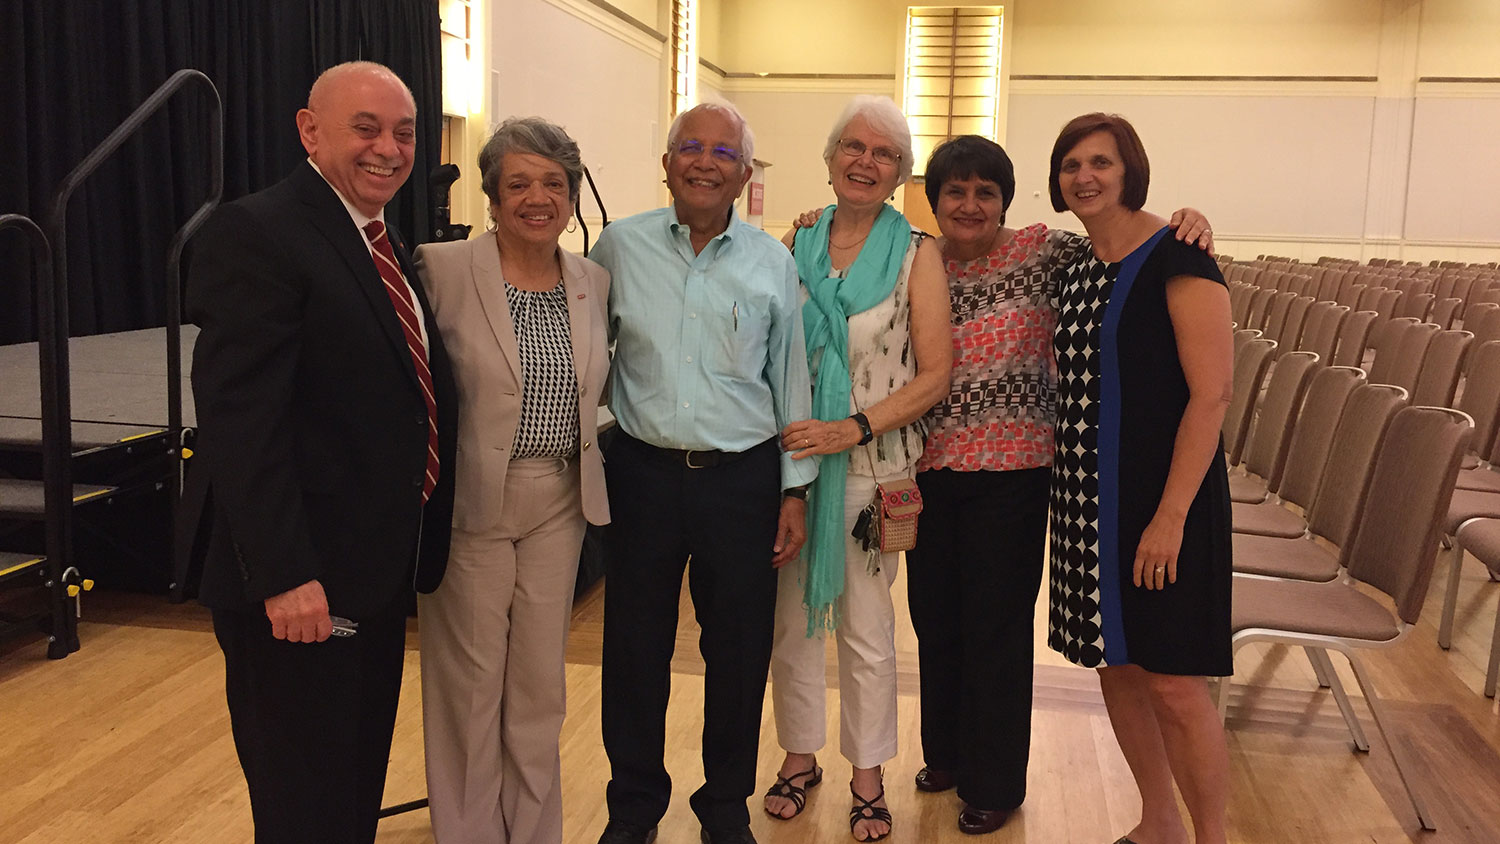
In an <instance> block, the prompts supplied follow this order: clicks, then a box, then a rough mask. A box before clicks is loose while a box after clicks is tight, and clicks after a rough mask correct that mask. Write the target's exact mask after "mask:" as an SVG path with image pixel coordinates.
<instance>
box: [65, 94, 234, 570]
mask: <svg viewBox="0 0 1500 844" xmlns="http://www.w3.org/2000/svg"><path fill="white" fill-rule="evenodd" d="M193 82H201V83H202V84H203V85H204V86H205V87H206V88H207V89H208V93H209V95H210V96H211V98H212V114H211V115H210V119H209V168H210V173H209V192H208V198H206V199H205V200H204V201H203V204H202V205H200V206H198V209H197V210H196V211H194V212H193V214H192V215H191V216H189V217H188V220H187V222H186V223H183V225H182V227H181V228H179V229H178V230H177V232H176V234H174V235H173V236H172V242H171V244H170V246H169V247H168V252H167V279H166V281H167V428H168V431H167V436H168V448H169V449H170V450H169V452H168V453H169V454H171V455H177V456H180V444H181V442H182V276H181V261H182V250H183V247H184V246H185V245H186V243H187V240H188V238H189V237H191V236H192V235H193V233H194V232H196V231H197V230H198V227H199V226H201V225H202V224H203V221H204V220H206V219H208V215H209V213H210V212H212V211H213V210H214V208H215V207H217V206H218V204H219V199H220V197H221V196H222V195H223V193H224V106H223V101H222V100H221V99H220V97H219V89H218V88H216V87H214V83H213V80H211V79H209V78H208V76H207V75H205V74H204V73H203V72H202V71H198V70H193V69H191V68H184V69H182V70H179V71H177V72H176V73H174V74H172V75H171V76H170V77H168V78H167V81H165V82H163V83H162V84H161V86H160V87H158V88H157V89H156V90H155V91H154V92H153V93H152V94H151V96H149V97H147V98H146V100H145V102H143V103H141V104H140V105H139V106H137V107H136V109H135V111H132V112H131V113H130V115H129V116H128V117H126V118H125V119H124V120H123V121H121V123H120V125H119V126H117V127H115V130H114V131H113V132H110V133H109V136H108V137H106V138H105V139H104V140H103V141H101V142H100V143H99V145H98V146H96V147H94V149H93V151H92V152H90V153H89V154H88V155H87V156H84V159H83V160H82V161H80V162H79V163H78V166H77V167H74V168H73V171H72V172H71V173H69V174H68V175H67V176H65V177H64V178H63V180H62V183H61V185H60V186H59V187H58V189H57V193H56V194H55V195H54V196H53V200H52V210H51V213H50V214H49V215H48V217H47V225H46V235H47V237H48V240H50V241H51V243H52V246H53V249H54V250H55V251H54V255H55V256H56V260H54V261H53V264H52V290H53V293H52V295H53V297H54V299H55V301H54V308H53V319H52V320H51V321H50V323H51V324H50V327H46V328H43V331H50V338H49V339H47V340H43V342H42V345H44V346H47V345H50V346H51V351H50V352H48V353H47V354H50V355H51V356H52V357H53V361H54V369H53V372H52V375H53V378H52V386H53V389H54V390H55V392H56V401H57V406H58V410H59V412H60V413H61V414H62V415H61V419H60V425H61V428H60V430H58V431H56V432H55V433H54V437H55V438H58V437H60V439H57V440H56V441H57V442H60V443H61V445H60V446H59V448H61V449H64V450H70V449H71V448H72V444H73V436H72V407H71V400H70V394H69V389H70V386H69V378H68V371H69V370H68V336H69V321H68V250H67V222H68V220H67V217H68V202H69V200H70V199H72V197H73V193H74V191H76V190H77V189H78V187H79V185H81V184H82V183H83V181H84V180H85V179H87V178H88V177H89V176H90V175H92V174H93V172H94V171H95V170H97V169H98V168H99V165H100V164H103V163H104V160H105V159H107V158H108V157H109V156H110V155H111V154H112V153H113V152H114V151H115V150H117V149H119V148H120V146H121V145H122V144H124V143H125V141H126V140H127V139H129V138H130V136H131V135H133V134H135V132H136V131H137V130H138V129H140V127H141V125H142V124H144V123H145V122H146V121H147V120H148V119H150V118H151V117H152V116H153V115H155V114H156V112H158V111H160V110H161V108H162V106H164V105H165V104H166V102H167V100H169V99H171V97H172V95H173V94H175V93H177V92H178V91H179V90H181V89H182V88H184V87H186V86H187V85H188V84H190V83H193ZM40 333H41V332H39V335H40ZM47 383H48V382H47V379H46V377H45V376H44V381H43V393H44V394H45V392H46V390H47ZM43 430H44V431H45V430H46V429H45V426H44V429H43ZM46 448H47V444H46V442H44V443H43V449H44V451H45V449H46ZM168 493H169V495H170V496H171V501H172V505H173V506H172V508H171V512H172V513H173V515H174V517H175V514H176V511H177V507H176V504H177V499H178V498H180V497H181V495H182V461H181V460H180V459H179V460H178V465H177V470H176V471H174V472H173V473H172V474H171V480H170V481H169V489H168ZM71 505H72V501H71V494H69V497H68V501H67V504H66V505H64V506H66V507H68V508H69V509H71ZM47 506H48V508H49V510H50V509H51V507H52V500H51V498H50V497H49V499H48V505H47ZM177 534H178V531H176V530H175V529H174V530H173V531H172V535H173V537H174V540H173V541H174V543H175V542H176V536H177ZM174 550H175V549H174Z"/></svg>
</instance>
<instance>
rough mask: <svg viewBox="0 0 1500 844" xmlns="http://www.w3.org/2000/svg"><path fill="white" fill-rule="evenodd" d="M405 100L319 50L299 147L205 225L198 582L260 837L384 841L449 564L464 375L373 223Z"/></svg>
mask: <svg viewBox="0 0 1500 844" xmlns="http://www.w3.org/2000/svg"><path fill="white" fill-rule="evenodd" d="M415 121H416V105H415V103H414V101H413V100H412V96H411V92H410V91H409V90H408V89H407V87H406V85H405V84H403V83H402V82H401V80H400V79H399V78H397V77H396V75H395V74H394V73H392V72H391V71H390V70H389V69H388V68H386V67H383V66H381V65H378V64H374V63H371V62H352V63H349V64H344V65H339V66H337V67H333V68H330V69H329V70H327V71H325V72H324V73H323V75H321V76H320V77H318V80H317V82H316V83H314V85H313V87H312V91H311V92H310V93H309V95H308V101H307V108H305V109H303V110H301V111H299V112H298V113H297V128H298V132H299V134H300V136H301V139H302V144H303V146H304V147H305V148H306V149H307V153H308V160H307V163H305V164H302V165H301V166H299V167H298V168H297V169H296V170H295V171H294V172H293V173H292V174H291V175H290V176H289V177H288V178H287V179H285V180H284V181H282V182H281V183H279V184H277V185H275V186H273V187H271V188H268V189H266V190H264V191H261V192H259V193H256V194H253V195H251V196H247V197H245V198H243V199H241V200H239V201H237V202H233V203H230V204H228V205H225V206H223V207H222V208H220V209H218V211H217V212H216V213H215V214H214V215H213V217H212V218H211V219H210V220H209V222H208V223H207V224H206V225H205V226H204V228H203V230H202V232H201V233H200V234H199V235H198V236H197V238H196V240H195V254H194V258H193V263H192V272H191V276H190V280H189V286H188V312H189V315H190V316H191V318H192V320H193V321H194V322H196V323H197V324H198V325H199V326H200V327H201V328H202V333H201V334H200V335H199V338H198V343H197V348H196V351H195V354H194V359H193V376H192V378H193V396H194V399H195V402H196V405H197V411H198V422H199V434H200V436H199V441H198V442H199V449H198V456H197V457H196V458H195V459H194V462H195V463H197V464H199V465H197V466H196V467H195V469H194V471H195V472H206V473H207V484H208V489H209V492H208V495H209V503H208V505H207V512H208V513H209V518H211V519H212V530H211V534H210V538H209V542H208V550H207V556H206V559H205V562H204V573H203V583H202V588H201V590H200V597H201V599H202V601H203V603H205V604H207V605H208V606H209V607H210V608H212V609H213V619H214V632H215V634H216V635H217V636H218V639H219V644H220V646H221V647H222V648H223V651H224V663H225V685H226V692H227V697H228V700H229V713H230V719H231V722H232V724H233V729H234V739H235V747H236V749H237V750H238V752H239V757H240V765H241V767H243V769H244V772H245V779H246V781H247V782H248V784H249V788H250V804H251V810H252V814H253V815H254V820H255V837H256V841H258V842H276V843H277V844H286V842H302V841H307V842H313V841H316V842H369V841H373V840H374V838H375V825H376V820H377V813H378V812H379V809H380V802H381V794H382V791H383V789H384V784H385V772H386V764H387V761H388V759H389V756H390V745H391V734H392V730H393V727H394V723H395V718H396V701H397V697H398V694H399V690H400V684H401V668H402V659H403V652H404V640H405V630H406V610H407V607H408V603H409V600H410V596H411V592H412V588H413V584H414V583H415V585H416V587H417V588H419V589H423V590H424V591H430V590H431V589H432V588H434V587H436V585H437V582H438V580H440V579H441V577H442V568H443V566H444V565H445V564H446V559H447V552H448V535H449V523H450V518H451V512H452V499H453V484H452V480H451V478H452V474H453V473H452V471H451V467H452V466H453V465H454V459H453V448H454V441H455V433H456V426H455V423H456V418H455V417H456V407H455V400H454V390H453V380H452V373H451V371H450V368H449V365H448V358H447V355H446V353H445V352H444V349H443V343H442V339H441V338H440V337H439V336H438V331H437V325H436V323H434V322H433V320H432V319H431V311H430V309H429V308H428V307H427V302H426V300H425V298H424V296H423V293H422V286H421V285H420V284H414V283H410V282H413V281H415V279H416V274H415V271H414V269H413V268H412V265H411V263H410V260H409V258H408V257H407V255H406V250H405V249H404V248H402V246H401V244H400V240H399V238H398V237H397V235H396V233H395V232H394V231H389V230H388V229H385V228H384V226H383V225H381V224H383V222H384V221H383V217H384V208H385V205H386V203H387V202H388V201H390V199H391V197H392V196H393V195H394V194H395V193H396V190H397V189H398V188H400V187H401V185H402V184H403V183H404V182H405V181H406V177H407V175H408V174H409V173H410V172H411V167H412V153H413V149H414V146H415V128H416V127H415ZM200 480H201V479H200ZM351 632H352V634H351Z"/></svg>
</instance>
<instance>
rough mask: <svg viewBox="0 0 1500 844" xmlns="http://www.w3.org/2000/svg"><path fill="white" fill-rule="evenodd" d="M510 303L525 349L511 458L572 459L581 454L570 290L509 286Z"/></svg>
mask: <svg viewBox="0 0 1500 844" xmlns="http://www.w3.org/2000/svg"><path fill="white" fill-rule="evenodd" d="M505 301H506V303H507V304H509V305H510V318H511V321H512V322H513V323H515V326H516V345H517V346H519V347H520V350H521V381H522V384H521V421H520V424H519V425H517V426H516V442H515V445H514V446H513V447H512V449H511V457H512V459H515V460H525V459H527V458H531V457H572V456H573V455H574V454H576V453H577V452H578V378H577V376H576V375H575V374H574V370H573V337H572V333H571V331H570V328H569V326H570V323H569V321H568V294H567V291H566V290H565V289H564V288H563V285H562V283H561V282H559V283H558V284H557V286H556V287H553V288H552V289H551V290H521V289H518V288H516V287H512V286H511V285H510V283H509V282H507V283H506V285H505Z"/></svg>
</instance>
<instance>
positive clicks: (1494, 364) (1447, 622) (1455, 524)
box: [1438, 342, 1500, 649]
mask: <svg viewBox="0 0 1500 844" xmlns="http://www.w3.org/2000/svg"><path fill="white" fill-rule="evenodd" d="M1469 357H1470V359H1471V360H1472V361H1473V362H1474V365H1473V367H1471V369H1470V372H1469V377H1468V380H1467V381H1465V382H1464V392H1463V395H1462V396H1460V397H1459V400H1458V409H1459V410H1461V411H1464V412H1465V413H1468V414H1469V415H1470V416H1471V417H1473V419H1474V446H1475V448H1474V450H1475V451H1476V452H1478V455H1477V456H1478V457H1479V458H1480V459H1478V460H1473V459H1472V458H1471V461H1470V462H1472V463H1473V464H1474V466H1473V467H1472V468H1467V469H1461V470H1460V471H1459V473H1458V478H1457V479H1456V480H1455V482H1454V487H1455V490H1454V493H1453V503H1452V505H1451V506H1450V508H1449V512H1448V520H1447V521H1448V523H1447V525H1446V527H1447V537H1445V541H1446V543H1447V544H1448V545H1449V547H1450V549H1451V554H1450V562H1449V567H1448V586H1447V589H1446V590H1445V591H1444V594H1443V620H1442V623H1441V624H1440V625H1439V626H1438V644H1439V645H1440V646H1442V647H1443V648H1444V649H1446V648H1448V647H1450V646H1451V645H1452V643H1453V615H1454V611H1455V608H1456V607H1457V604H1458V587H1459V581H1460V580H1461V579H1462V577H1463V559H1464V557H1463V553H1464V552H1463V548H1462V547H1460V546H1461V543H1460V542H1459V541H1458V539H1457V536H1458V533H1459V532H1460V531H1461V530H1462V528H1463V525H1464V523H1465V522H1468V521H1470V520H1471V519H1480V518H1487V517H1491V516H1500V465H1497V464H1500V342H1490V343H1486V344H1484V345H1483V346H1480V347H1479V348H1477V349H1475V350H1474V352H1473V354H1471V355H1470V356H1469ZM1492 577H1493V576H1492Z"/></svg>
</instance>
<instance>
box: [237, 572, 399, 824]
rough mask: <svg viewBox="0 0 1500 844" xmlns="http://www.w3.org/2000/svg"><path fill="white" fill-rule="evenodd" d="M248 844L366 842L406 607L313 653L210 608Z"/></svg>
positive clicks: (247, 619) (395, 693) (384, 758)
mask: <svg viewBox="0 0 1500 844" xmlns="http://www.w3.org/2000/svg"><path fill="white" fill-rule="evenodd" d="M213 618H214V634H215V635H216V636H217V637H218V639H219V647H220V648H222V649H223V651H224V685H225V691H226V692H227V696H228V698H229V720H230V725H231V727H232V729H233V732H234V747H235V750H236V751H237V752H238V753H239V757H240V767H241V768H243V769H244V771H245V781H246V783H247V784H248V785H249V786H250V811H251V814H252V816H253V817H254V819H255V840H256V842H257V844H299V842H307V844H314V842H317V844H329V843H330V842H336V843H337V844H368V842H372V841H374V840H375V825H376V822H377V820H378V815H379V813H380V801H381V795H382V794H383V792H384V791H385V773H386V765H387V764H388V763H389V761H390V755H391V733H392V731H393V729H394V727H395V723H396V701H397V699H398V697H399V696H400V693H401V666H402V657H403V651H404V647H405V641H404V640H405V636H406V604H405V601H404V600H403V601H400V602H398V606H396V607H393V608H392V609H391V610H390V611H388V612H385V613H381V614H380V615H379V616H377V617H375V618H365V619H361V620H360V623H359V632H358V633H356V634H355V635H354V636H351V637H349V638H347V639H343V638H338V637H331V638H329V639H328V640H327V641H325V642H317V643H312V644H302V643H292V642H286V641H281V640H278V639H276V638H274V637H273V636H272V635H271V622H270V621H269V620H268V619H267V618H266V614H265V613H264V612H252V611H245V612H238V611H228V610H214V613H213Z"/></svg>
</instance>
